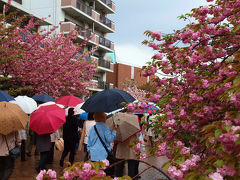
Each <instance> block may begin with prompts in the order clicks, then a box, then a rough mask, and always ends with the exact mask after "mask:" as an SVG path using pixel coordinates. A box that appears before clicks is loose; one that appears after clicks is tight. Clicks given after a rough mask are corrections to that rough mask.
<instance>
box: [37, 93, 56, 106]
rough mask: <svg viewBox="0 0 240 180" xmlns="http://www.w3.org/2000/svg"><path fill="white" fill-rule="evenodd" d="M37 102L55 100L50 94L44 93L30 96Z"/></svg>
mask: <svg viewBox="0 0 240 180" xmlns="http://www.w3.org/2000/svg"><path fill="white" fill-rule="evenodd" d="M32 98H33V99H34V100H35V101H36V102H37V103H38V104H42V103H45V102H52V101H55V99H54V98H53V97H51V96H48V95H46V94H37V95H34V96H33V97H32Z"/></svg>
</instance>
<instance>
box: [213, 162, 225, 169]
mask: <svg viewBox="0 0 240 180" xmlns="http://www.w3.org/2000/svg"><path fill="white" fill-rule="evenodd" d="M223 164H224V161H223V160H217V161H216V162H215V167H217V168H220V167H222V166H223Z"/></svg>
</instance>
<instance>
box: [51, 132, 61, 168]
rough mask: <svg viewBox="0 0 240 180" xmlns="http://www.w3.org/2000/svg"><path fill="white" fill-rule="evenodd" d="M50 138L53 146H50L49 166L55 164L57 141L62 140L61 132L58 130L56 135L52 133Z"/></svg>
mask: <svg viewBox="0 0 240 180" xmlns="http://www.w3.org/2000/svg"><path fill="white" fill-rule="evenodd" d="M50 138H51V145H50V152H49V156H48V164H52V163H53V157H54V148H55V141H56V140H57V139H60V135H59V131H58V130H57V131H56V132H55V133H52V134H51V135H50Z"/></svg>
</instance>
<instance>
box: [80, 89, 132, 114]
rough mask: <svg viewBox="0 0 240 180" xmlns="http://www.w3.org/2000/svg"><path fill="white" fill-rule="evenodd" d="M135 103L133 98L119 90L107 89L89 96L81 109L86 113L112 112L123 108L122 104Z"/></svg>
mask: <svg viewBox="0 0 240 180" xmlns="http://www.w3.org/2000/svg"><path fill="white" fill-rule="evenodd" d="M133 101H135V98H134V97H132V96H131V95H130V94H128V93H127V92H126V91H123V90H121V89H117V88H114V89H107V90H103V91H100V92H97V93H96V94H94V95H93V96H91V97H90V98H89V99H88V100H87V101H86V102H85V103H84V104H83V105H82V107H81V109H83V110H84V111H86V112H107V113H108V112H112V111H114V110H117V109H120V108H123V104H122V103H123V102H124V103H130V102H133Z"/></svg>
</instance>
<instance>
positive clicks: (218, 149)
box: [216, 146, 222, 154]
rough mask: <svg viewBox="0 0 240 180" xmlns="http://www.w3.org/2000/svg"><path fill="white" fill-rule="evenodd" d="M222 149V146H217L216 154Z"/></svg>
mask: <svg viewBox="0 0 240 180" xmlns="http://www.w3.org/2000/svg"><path fill="white" fill-rule="evenodd" d="M220 150H222V146H219V147H217V149H216V154H218V153H219V151H220Z"/></svg>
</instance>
